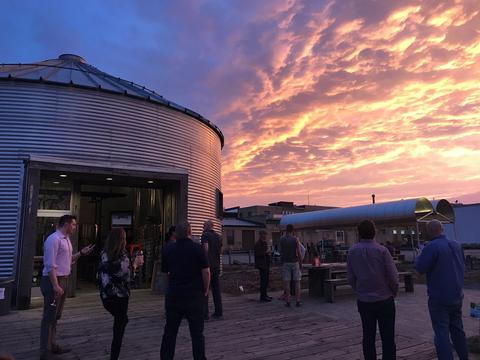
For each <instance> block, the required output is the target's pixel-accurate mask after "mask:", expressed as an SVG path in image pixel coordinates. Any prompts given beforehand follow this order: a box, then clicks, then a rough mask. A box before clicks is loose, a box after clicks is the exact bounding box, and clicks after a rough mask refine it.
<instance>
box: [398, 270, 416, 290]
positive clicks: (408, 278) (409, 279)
mask: <svg viewBox="0 0 480 360" xmlns="http://www.w3.org/2000/svg"><path fill="white" fill-rule="evenodd" d="M398 277H399V278H400V280H401V279H402V278H403V282H404V283H405V292H413V286H414V280H413V273H411V272H410V271H401V272H399V273H398Z"/></svg>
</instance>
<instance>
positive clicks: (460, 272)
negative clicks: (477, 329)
mask: <svg viewBox="0 0 480 360" xmlns="http://www.w3.org/2000/svg"><path fill="white" fill-rule="evenodd" d="M427 234H428V235H429V238H430V242H429V243H428V245H427V246H425V248H424V249H423V250H422V252H421V254H420V255H419V256H418V257H417V259H416V261H415V269H416V270H417V271H418V272H419V273H420V274H425V273H426V274H427V288H428V310H429V311H430V318H431V320H432V327H433V331H434V333H435V347H436V349H437V356H438V359H439V360H453V352H452V344H451V343H450V338H451V339H452V342H453V347H454V348H455V351H456V352H457V354H458V357H459V358H460V360H466V359H468V350H467V341H466V338H465V332H464V331H463V322H462V302H463V277H464V271H465V262H464V256H463V250H462V248H461V246H460V244H458V243H457V242H456V241H452V240H449V239H447V237H446V236H445V235H443V226H442V224H441V222H440V221H438V220H432V221H430V222H429V223H428V224H427Z"/></svg>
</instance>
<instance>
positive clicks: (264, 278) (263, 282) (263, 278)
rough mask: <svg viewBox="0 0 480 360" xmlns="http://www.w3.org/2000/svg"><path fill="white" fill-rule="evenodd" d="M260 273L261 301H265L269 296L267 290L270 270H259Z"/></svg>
mask: <svg viewBox="0 0 480 360" xmlns="http://www.w3.org/2000/svg"><path fill="white" fill-rule="evenodd" d="M258 271H259V272H260V299H265V298H267V296H268V295H267V289H268V280H269V273H270V269H269V268H268V267H267V268H264V269H258Z"/></svg>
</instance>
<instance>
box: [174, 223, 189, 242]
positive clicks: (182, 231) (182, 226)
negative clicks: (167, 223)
mask: <svg viewBox="0 0 480 360" xmlns="http://www.w3.org/2000/svg"><path fill="white" fill-rule="evenodd" d="M190 229H191V226H190V224H189V223H187V222H181V223H179V224H177V226H175V230H176V233H177V237H178V238H179V239H185V238H186V237H187V236H188V235H190V234H189V232H190Z"/></svg>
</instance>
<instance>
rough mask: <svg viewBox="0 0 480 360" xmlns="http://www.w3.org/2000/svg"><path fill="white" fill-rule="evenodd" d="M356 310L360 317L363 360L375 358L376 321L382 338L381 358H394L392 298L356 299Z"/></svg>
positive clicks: (374, 359) (391, 359)
mask: <svg viewBox="0 0 480 360" xmlns="http://www.w3.org/2000/svg"><path fill="white" fill-rule="evenodd" d="M357 305H358V312H359V313H360V317H361V318H362V327H363V356H364V358H365V360H376V359H377V352H376V349H375V337H376V334H377V322H378V327H379V330H380V337H381V339H382V359H383V360H395V359H396V353H397V350H396V345H395V302H394V300H393V298H390V299H387V300H382V301H376V302H371V303H368V302H363V301H357Z"/></svg>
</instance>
